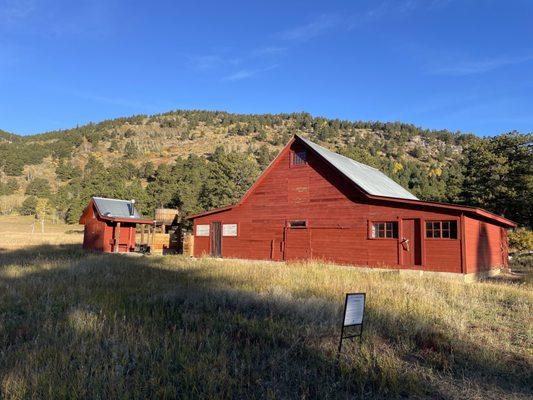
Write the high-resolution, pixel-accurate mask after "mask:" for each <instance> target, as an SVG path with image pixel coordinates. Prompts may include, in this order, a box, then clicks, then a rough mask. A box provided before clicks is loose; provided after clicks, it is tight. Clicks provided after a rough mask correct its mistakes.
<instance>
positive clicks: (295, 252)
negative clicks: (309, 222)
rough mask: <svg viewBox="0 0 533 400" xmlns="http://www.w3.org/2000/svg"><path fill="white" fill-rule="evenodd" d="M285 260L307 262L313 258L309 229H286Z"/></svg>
mask: <svg viewBox="0 0 533 400" xmlns="http://www.w3.org/2000/svg"><path fill="white" fill-rule="evenodd" d="M284 250H285V251H284V253H283V259H284V260H286V261H290V260H307V259H309V258H311V244H310V237H309V229H308V228H307V227H298V228H295V227H290V226H288V227H286V228H285V249H284Z"/></svg>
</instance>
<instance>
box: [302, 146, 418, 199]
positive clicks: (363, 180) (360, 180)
mask: <svg viewBox="0 0 533 400" xmlns="http://www.w3.org/2000/svg"><path fill="white" fill-rule="evenodd" d="M298 138H299V139H300V140H302V141H303V142H304V143H306V144H307V145H308V146H309V147H311V148H312V149H313V150H315V151H316V152H317V153H318V154H319V155H321V156H322V157H323V158H325V159H326V161H328V162H329V163H330V164H331V165H332V166H333V167H335V168H336V169H338V170H339V171H340V172H342V173H343V174H344V175H345V176H346V177H347V178H348V179H350V180H351V181H352V182H353V183H355V184H356V185H357V186H359V187H361V188H362V189H363V190H364V191H365V192H367V193H368V194H371V195H374V196H384V197H394V198H398V199H411V200H418V198H417V197H416V196H415V195H413V194H412V193H410V192H409V191H408V190H406V189H405V188H403V187H402V186H401V185H399V184H397V183H396V182H394V181H393V180H392V179H391V178H389V177H388V176H387V175H385V174H384V173H383V172H381V171H379V170H377V169H376V168H373V167H370V166H368V165H365V164H361V163H359V162H357V161H355V160H352V159H351V158H348V157H345V156H341V155H340V154H337V153H334V152H332V151H331V150H328V149H326V148H324V147H322V146H319V145H318V144H316V143H313V142H311V141H310V140H308V139H305V138H303V137H301V136H298Z"/></svg>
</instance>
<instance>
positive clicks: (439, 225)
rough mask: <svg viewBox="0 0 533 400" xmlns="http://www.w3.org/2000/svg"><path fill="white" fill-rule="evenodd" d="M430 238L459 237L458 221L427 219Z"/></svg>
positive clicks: (427, 235)
mask: <svg viewBox="0 0 533 400" xmlns="http://www.w3.org/2000/svg"><path fill="white" fill-rule="evenodd" d="M426 237H427V238H428V239H457V221H427V222H426Z"/></svg>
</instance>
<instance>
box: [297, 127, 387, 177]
mask: <svg viewBox="0 0 533 400" xmlns="http://www.w3.org/2000/svg"><path fill="white" fill-rule="evenodd" d="M294 136H296V137H298V138H300V139H303V140H305V141H308V142H311V143H313V144H314V145H315V146H318V147H320V148H322V149H324V150H326V151H329V152H330V153H333V154H335V155H336V156H339V157H343V158H345V159H347V160H350V161H351V162H354V163H356V164H358V165H361V166H362V167H367V168H371V169H373V170H375V171H379V172H381V171H380V170H379V169H377V168H376V167H373V166H371V165H368V164H364V163H362V162H360V161H357V160H354V159H353V158H350V157H348V156H345V155H343V154H340V153H336V152H334V151H333V150H330V149H328V148H327V147H324V146H321V145H319V144H318V143H315V142H313V141H312V140H311V139H307V138H305V137H303V136H300V135H294Z"/></svg>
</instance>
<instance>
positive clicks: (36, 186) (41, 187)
mask: <svg viewBox="0 0 533 400" xmlns="http://www.w3.org/2000/svg"><path fill="white" fill-rule="evenodd" d="M25 193H26V194H27V195H30V196H37V197H48V196H50V184H49V183H48V180H46V179H44V178H35V179H34V180H33V181H31V182H30V183H29V184H28V186H26V192H25Z"/></svg>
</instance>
